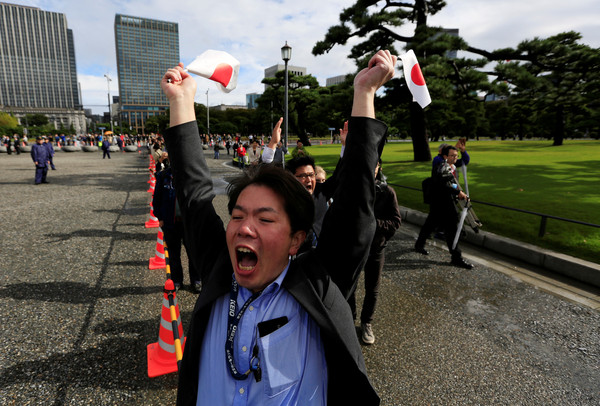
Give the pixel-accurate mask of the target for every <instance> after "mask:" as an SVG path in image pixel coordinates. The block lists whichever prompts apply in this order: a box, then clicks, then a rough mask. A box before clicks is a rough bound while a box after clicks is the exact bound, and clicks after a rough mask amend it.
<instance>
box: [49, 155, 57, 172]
mask: <svg viewBox="0 0 600 406" xmlns="http://www.w3.org/2000/svg"><path fill="white" fill-rule="evenodd" d="M49 161H50V167H51V168H52V169H56V166H54V160H53V159H52V156H51V157H50V159H49Z"/></svg>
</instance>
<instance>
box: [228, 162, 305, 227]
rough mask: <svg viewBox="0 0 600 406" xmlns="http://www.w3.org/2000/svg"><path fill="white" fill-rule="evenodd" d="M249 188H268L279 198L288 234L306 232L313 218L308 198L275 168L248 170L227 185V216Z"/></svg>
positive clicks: (293, 182) (299, 184)
mask: <svg viewBox="0 0 600 406" xmlns="http://www.w3.org/2000/svg"><path fill="white" fill-rule="evenodd" d="M251 185H258V186H265V187H268V188H269V189H271V190H272V191H273V192H275V193H276V194H277V195H279V196H281V198H282V199H283V205H284V209H285V212H286V213H287V215H288V217H289V220H290V226H291V229H292V233H294V232H296V231H299V230H302V231H305V232H308V230H310V228H311V227H312V224H313V221H314V216H315V203H314V201H313V198H312V196H311V195H310V193H308V191H307V190H306V189H305V188H304V186H302V184H301V183H300V182H298V181H297V180H296V178H295V177H294V176H293V175H292V174H291V173H289V172H287V171H286V170H284V169H283V168H280V167H278V166H276V165H270V164H261V165H256V166H254V167H250V168H248V170H246V171H244V172H243V173H242V175H240V176H238V177H236V178H235V179H233V180H232V181H231V183H230V184H229V186H228V187H227V195H228V196H229V203H228V205H227V208H228V210H229V214H231V213H232V212H233V208H234V207H235V205H236V203H237V200H238V198H239V196H240V194H241V193H242V191H243V190H244V189H245V188H247V187H248V186H251Z"/></svg>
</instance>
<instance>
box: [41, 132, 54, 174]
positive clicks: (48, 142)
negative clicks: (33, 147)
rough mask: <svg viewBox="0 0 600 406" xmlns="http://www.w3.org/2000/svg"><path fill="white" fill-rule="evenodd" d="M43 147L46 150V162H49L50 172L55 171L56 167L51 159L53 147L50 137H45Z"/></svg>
mask: <svg viewBox="0 0 600 406" xmlns="http://www.w3.org/2000/svg"><path fill="white" fill-rule="evenodd" d="M44 141H45V142H44V147H46V149H47V150H48V161H49V162H50V167H51V168H52V170H53V171H54V170H56V166H54V160H53V159H52V157H53V156H54V147H53V146H52V136H50V137H45V140H44Z"/></svg>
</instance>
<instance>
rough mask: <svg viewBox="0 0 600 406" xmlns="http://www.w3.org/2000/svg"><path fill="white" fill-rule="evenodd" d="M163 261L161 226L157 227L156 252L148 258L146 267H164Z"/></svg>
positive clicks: (163, 249)
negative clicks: (148, 261)
mask: <svg viewBox="0 0 600 406" xmlns="http://www.w3.org/2000/svg"><path fill="white" fill-rule="evenodd" d="M166 266H167V264H166V263H165V247H164V245H163V231H162V228H160V227H159V228H158V235H157V236H156V253H155V255H154V258H150V263H149V264H148V269H161V268H164V267H166Z"/></svg>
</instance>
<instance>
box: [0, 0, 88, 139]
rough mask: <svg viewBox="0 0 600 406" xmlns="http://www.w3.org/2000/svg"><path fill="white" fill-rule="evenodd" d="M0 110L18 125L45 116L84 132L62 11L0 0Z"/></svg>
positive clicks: (72, 54)
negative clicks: (33, 116)
mask: <svg viewBox="0 0 600 406" xmlns="http://www.w3.org/2000/svg"><path fill="white" fill-rule="evenodd" d="M0 109H1V110H2V111H4V112H9V113H12V114H14V115H15V116H16V117H17V118H18V119H19V120H20V121H21V123H22V124H23V121H24V120H23V118H24V116H25V115H26V114H44V115H46V116H48V118H49V119H50V122H51V123H52V122H53V123H54V125H55V127H56V128H59V127H60V126H63V127H65V128H69V127H70V126H71V125H72V126H73V128H74V130H75V131H76V132H77V133H81V132H84V131H85V116H84V113H83V110H82V106H81V101H80V97H79V91H78V83H77V66H76V62H75V46H74V43H73V32H72V31H71V30H70V29H69V28H68V26H67V18H66V16H65V15H64V14H62V13H56V12H51V11H43V10H41V9H39V8H36V7H28V6H21V5H16V4H8V3H0Z"/></svg>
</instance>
